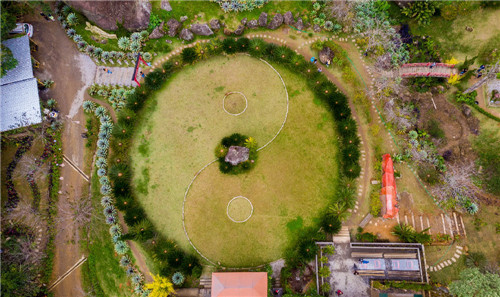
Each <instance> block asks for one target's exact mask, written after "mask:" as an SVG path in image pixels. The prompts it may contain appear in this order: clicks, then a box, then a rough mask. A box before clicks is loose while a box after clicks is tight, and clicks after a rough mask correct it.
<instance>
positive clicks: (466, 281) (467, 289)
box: [450, 268, 500, 297]
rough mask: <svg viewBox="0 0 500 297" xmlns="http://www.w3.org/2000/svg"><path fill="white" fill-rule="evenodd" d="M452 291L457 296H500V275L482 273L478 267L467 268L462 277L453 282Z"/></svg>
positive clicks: (461, 274)
mask: <svg viewBox="0 0 500 297" xmlns="http://www.w3.org/2000/svg"><path fill="white" fill-rule="evenodd" d="M450 293H451V294H452V295H453V296H456V297H500V276H498V274H493V273H481V272H480V271H479V269H478V268H470V269H465V270H464V271H462V272H461V273H460V279H459V280H457V281H454V282H453V283H451V285H450Z"/></svg>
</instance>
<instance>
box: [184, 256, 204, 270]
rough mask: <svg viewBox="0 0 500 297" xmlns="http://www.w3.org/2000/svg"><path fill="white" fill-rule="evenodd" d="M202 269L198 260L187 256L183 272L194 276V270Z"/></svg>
mask: <svg viewBox="0 0 500 297" xmlns="http://www.w3.org/2000/svg"><path fill="white" fill-rule="evenodd" d="M197 267H200V262H199V260H198V258H197V257H196V256H194V255H186V256H185V257H184V261H183V262H182V271H184V273H186V274H192V272H193V269H195V268H197Z"/></svg>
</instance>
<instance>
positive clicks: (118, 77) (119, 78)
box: [94, 66, 142, 87]
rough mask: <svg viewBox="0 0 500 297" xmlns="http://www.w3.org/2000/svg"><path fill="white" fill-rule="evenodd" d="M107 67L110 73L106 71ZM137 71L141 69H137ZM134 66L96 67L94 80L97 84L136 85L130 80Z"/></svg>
mask: <svg viewBox="0 0 500 297" xmlns="http://www.w3.org/2000/svg"><path fill="white" fill-rule="evenodd" d="M106 69H108V70H109V71H111V73H108V72H107V71H106ZM139 71H142V69H141V70H139ZM133 74H134V67H105V66H99V67H97V71H96V73H95V77H94V82H95V83H96V84H99V85H108V86H109V85H120V86H132V87H137V83H136V82H134V81H133V80H132V75H133Z"/></svg>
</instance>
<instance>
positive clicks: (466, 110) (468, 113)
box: [462, 104, 472, 118]
mask: <svg viewBox="0 0 500 297" xmlns="http://www.w3.org/2000/svg"><path fill="white" fill-rule="evenodd" d="M462 113H463V115H464V116H465V117H466V118H469V117H470V116H471V115H472V110H471V109H470V108H469V107H468V106H467V105H465V104H463V105H462Z"/></svg>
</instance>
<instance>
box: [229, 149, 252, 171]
mask: <svg viewBox="0 0 500 297" xmlns="http://www.w3.org/2000/svg"><path fill="white" fill-rule="evenodd" d="M249 155H250V149H248V148H247V147H244V146H235V145H233V146H230V147H229V150H228V152H227V154H226V157H225V158H224V161H226V162H228V163H230V164H231V165H233V166H236V165H238V164H239V163H241V162H245V161H246V160H248V157H249Z"/></svg>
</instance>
